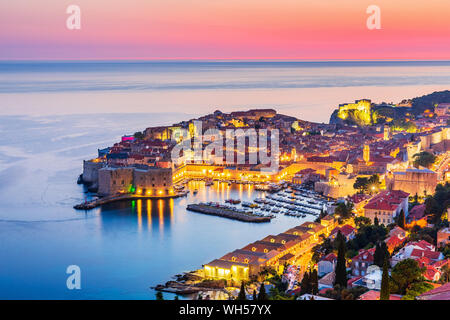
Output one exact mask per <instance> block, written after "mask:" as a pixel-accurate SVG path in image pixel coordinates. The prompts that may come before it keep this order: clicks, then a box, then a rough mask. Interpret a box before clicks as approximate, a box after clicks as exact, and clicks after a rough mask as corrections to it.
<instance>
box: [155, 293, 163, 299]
mask: <svg viewBox="0 0 450 320" xmlns="http://www.w3.org/2000/svg"><path fill="white" fill-rule="evenodd" d="M155 296H156V300H164V296H163V294H162V292H161V291H158V292H157V293H156V295H155Z"/></svg>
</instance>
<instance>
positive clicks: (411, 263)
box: [390, 259, 423, 295]
mask: <svg viewBox="0 0 450 320" xmlns="http://www.w3.org/2000/svg"><path fill="white" fill-rule="evenodd" d="M422 274H423V270H422V269H421V268H420V267H419V264H418V263H417V261H415V260H413V259H405V260H402V261H400V262H399V263H397V264H396V265H395V267H394V268H393V269H392V272H391V279H392V283H391V284H390V285H392V290H393V292H396V293H399V294H402V295H404V294H406V290H407V289H408V287H409V286H410V285H412V284H413V283H415V282H420V281H421V280H422Z"/></svg>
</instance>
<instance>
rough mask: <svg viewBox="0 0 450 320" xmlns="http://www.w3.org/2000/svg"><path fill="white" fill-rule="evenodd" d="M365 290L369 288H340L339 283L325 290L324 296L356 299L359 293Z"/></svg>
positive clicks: (336, 298)
mask: <svg viewBox="0 0 450 320" xmlns="http://www.w3.org/2000/svg"><path fill="white" fill-rule="evenodd" d="M367 291H369V289H367V288H365V287H361V286H358V287H354V288H349V289H342V288H341V287H340V286H339V285H337V286H335V287H334V288H333V289H330V290H327V291H326V292H325V294H324V296H325V297H327V298H331V299H335V300H356V299H358V298H359V296H360V295H362V294H363V293H365V292H367Z"/></svg>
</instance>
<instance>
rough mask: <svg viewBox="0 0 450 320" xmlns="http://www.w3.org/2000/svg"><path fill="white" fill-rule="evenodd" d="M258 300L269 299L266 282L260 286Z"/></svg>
mask: <svg viewBox="0 0 450 320" xmlns="http://www.w3.org/2000/svg"><path fill="white" fill-rule="evenodd" d="M258 300H267V294H266V287H264V282H263V283H261V287H259V293H258Z"/></svg>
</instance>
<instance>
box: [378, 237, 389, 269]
mask: <svg viewBox="0 0 450 320" xmlns="http://www.w3.org/2000/svg"><path fill="white" fill-rule="evenodd" d="M380 248H381V253H382V254H383V263H384V258H387V259H389V258H390V256H391V254H390V253H389V250H388V247H387V244H386V242H384V241H383V242H381V246H380ZM380 267H381V266H380Z"/></svg>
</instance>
